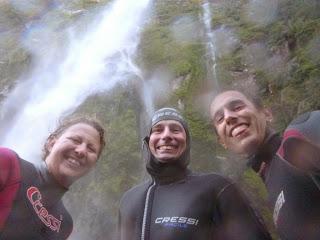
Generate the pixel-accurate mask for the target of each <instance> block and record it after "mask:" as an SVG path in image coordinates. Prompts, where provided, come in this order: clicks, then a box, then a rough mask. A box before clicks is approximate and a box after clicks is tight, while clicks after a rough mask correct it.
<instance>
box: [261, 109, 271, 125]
mask: <svg viewBox="0 0 320 240" xmlns="http://www.w3.org/2000/svg"><path fill="white" fill-rule="evenodd" d="M262 111H263V114H264V115H265V116H266V120H267V122H268V123H270V122H272V120H273V115H272V112H271V109H270V108H264V109H263V110H262Z"/></svg>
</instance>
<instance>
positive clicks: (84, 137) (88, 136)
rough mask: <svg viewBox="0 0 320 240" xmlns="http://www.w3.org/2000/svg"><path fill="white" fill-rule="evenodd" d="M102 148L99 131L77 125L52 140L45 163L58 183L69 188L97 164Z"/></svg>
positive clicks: (87, 126)
mask: <svg viewBox="0 0 320 240" xmlns="http://www.w3.org/2000/svg"><path fill="white" fill-rule="evenodd" d="M100 147H101V145H100V138H99V133H98V131H97V130H96V129H95V128H93V127H91V126H90V125H88V124H84V123H77V124H75V125H72V126H70V127H69V128H67V129H66V130H65V131H64V132H63V133H62V134H61V135H60V136H59V137H56V138H54V139H52V140H50V142H49V144H48V150H49V155H48V156H47V157H46V159H45V162H46V164H47V166H48V170H49V172H50V173H51V174H52V175H53V177H54V178H55V179H56V180H57V182H58V183H60V184H61V185H63V186H65V187H68V186H70V185H71V184H72V183H73V182H74V181H76V180H77V179H79V178H80V177H82V176H83V175H85V174H86V173H87V172H89V171H90V170H91V168H92V167H93V166H94V165H95V164H96V162H97V159H98V156H99V151H100Z"/></svg>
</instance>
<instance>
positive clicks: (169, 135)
mask: <svg viewBox="0 0 320 240" xmlns="http://www.w3.org/2000/svg"><path fill="white" fill-rule="evenodd" d="M161 138H162V139H164V140H166V139H171V138H172V132H171V130H170V128H169V127H165V128H164V130H163V132H162V134H161Z"/></svg>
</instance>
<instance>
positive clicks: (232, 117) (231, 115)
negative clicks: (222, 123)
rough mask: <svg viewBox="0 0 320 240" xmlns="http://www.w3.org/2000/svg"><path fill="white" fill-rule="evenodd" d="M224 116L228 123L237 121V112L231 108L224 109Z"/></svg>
mask: <svg viewBox="0 0 320 240" xmlns="http://www.w3.org/2000/svg"><path fill="white" fill-rule="evenodd" d="M224 117H225V120H226V123H227V124H228V125H230V124H234V123H235V122H236V121H237V114H236V113H235V112H234V111H232V110H229V109H225V110H224Z"/></svg>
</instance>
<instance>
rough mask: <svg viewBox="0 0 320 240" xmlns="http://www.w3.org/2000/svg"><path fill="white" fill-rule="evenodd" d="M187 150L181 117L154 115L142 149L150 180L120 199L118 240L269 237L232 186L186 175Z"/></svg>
mask: <svg viewBox="0 0 320 240" xmlns="http://www.w3.org/2000/svg"><path fill="white" fill-rule="evenodd" d="M190 148H191V139H190V134H189V128H188V125H187V122H186V121H185V120H184V118H183V117H182V115H181V114H180V113H179V112H178V111H177V110H175V109H173V108H162V109H160V110H158V111H156V112H155V113H154V115H153V117H152V120H151V124H150V130H149V134H148V136H147V137H145V138H144V149H143V150H144V158H145V161H146V168H147V171H148V173H149V174H150V176H151V179H150V180H148V181H146V182H143V183H141V184H139V185H137V186H135V187H133V188H132V189H130V190H129V191H127V192H126V193H125V194H124V196H123V197H122V199H121V203H120V213H119V226H118V229H119V236H118V239H119V240H138V239H139V240H163V239H165V240H177V239H183V240H209V239H215V240H265V239H271V237H270V235H269V233H268V232H267V231H266V229H265V227H264V225H263V224H262V223H261V220H260V219H259V218H258V217H257V216H256V214H255V212H254V211H253V209H252V208H251V206H250V205H249V203H248V201H247V199H246V198H245V196H244V195H243V194H242V192H240V190H239V189H238V188H237V186H236V185H235V184H234V183H233V182H231V181H230V180H228V179H226V178H224V177H222V176H220V175H218V174H203V175H196V174H193V173H191V171H190V170H189V169H188V165H189V160H190Z"/></svg>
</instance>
